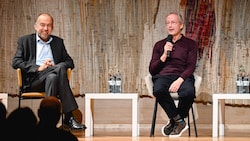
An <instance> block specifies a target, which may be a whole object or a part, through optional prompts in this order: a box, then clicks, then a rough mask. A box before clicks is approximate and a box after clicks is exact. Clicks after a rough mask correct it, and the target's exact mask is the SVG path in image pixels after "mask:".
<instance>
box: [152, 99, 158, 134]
mask: <svg viewBox="0 0 250 141" xmlns="http://www.w3.org/2000/svg"><path fill="white" fill-rule="evenodd" d="M157 107H158V102H157V100H156V99H155V106H154V113H153V119H152V124H151V131H150V137H152V136H154V133H155V121H156V114H157Z"/></svg>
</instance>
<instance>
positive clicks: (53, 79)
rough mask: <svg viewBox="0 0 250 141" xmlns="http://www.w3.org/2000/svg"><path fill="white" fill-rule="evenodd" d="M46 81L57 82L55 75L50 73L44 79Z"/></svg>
mask: <svg viewBox="0 0 250 141" xmlns="http://www.w3.org/2000/svg"><path fill="white" fill-rule="evenodd" d="M46 81H57V75H56V74H55V73H51V74H49V75H48V76H47V77H46Z"/></svg>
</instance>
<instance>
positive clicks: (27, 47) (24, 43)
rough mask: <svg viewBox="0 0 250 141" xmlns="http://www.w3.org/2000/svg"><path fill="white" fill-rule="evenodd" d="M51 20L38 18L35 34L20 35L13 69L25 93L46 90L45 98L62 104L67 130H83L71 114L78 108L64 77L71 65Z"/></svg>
mask: <svg viewBox="0 0 250 141" xmlns="http://www.w3.org/2000/svg"><path fill="white" fill-rule="evenodd" d="M53 22H54V20H53V18H52V16H51V15H50V14H48V13H43V14H40V15H39V16H38V17H37V20H36V23H35V24H34V28H35V31H36V33H34V34H29V35H25V36H22V37H20V38H19V39H18V46H17V50H16V53H15V56H14V58H13V60H12V67H13V68H14V69H17V68H20V69H21V70H22V76H23V84H24V87H23V88H24V91H45V93H46V96H55V97H58V98H59V99H60V101H61V102H62V111H63V113H64V115H65V118H64V119H65V120H64V124H65V125H66V126H67V127H69V128H70V129H73V130H74V129H85V128H86V127H85V125H82V124H81V123H79V122H78V121H77V120H76V119H75V117H74V116H73V114H72V112H73V111H74V110H77V109H78V105H77V103H76V100H75V98H74V96H73V93H72V90H71V88H70V85H69V81H68V78H67V72H66V70H67V68H71V69H73V68H74V62H73V60H72V58H71V57H70V55H69V54H68V53H67V50H66V48H65V46H64V42H63V39H62V38H60V37H57V36H54V35H51V33H52V31H53V28H54V27H53Z"/></svg>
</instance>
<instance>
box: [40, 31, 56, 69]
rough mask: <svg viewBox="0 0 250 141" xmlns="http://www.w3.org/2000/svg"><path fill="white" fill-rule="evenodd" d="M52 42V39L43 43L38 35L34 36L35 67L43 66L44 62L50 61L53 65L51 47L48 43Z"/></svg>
mask: <svg viewBox="0 0 250 141" xmlns="http://www.w3.org/2000/svg"><path fill="white" fill-rule="evenodd" d="M52 40H53V38H52V37H50V39H49V40H48V41H47V42H44V41H43V40H42V39H41V38H40V37H39V36H38V34H36V47H37V49H36V65H39V66H41V65H43V64H44V62H45V60H48V59H50V60H51V61H52V63H53V64H55V63H54V58H53V55H52V51H51V47H50V42H51V41H52Z"/></svg>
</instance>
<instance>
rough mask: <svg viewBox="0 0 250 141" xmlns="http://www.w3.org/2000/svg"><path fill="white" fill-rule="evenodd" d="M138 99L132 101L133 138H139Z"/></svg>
mask: <svg viewBox="0 0 250 141" xmlns="http://www.w3.org/2000/svg"><path fill="white" fill-rule="evenodd" d="M137 100H138V99H137V98H133V99H132V136H133V137H137V136H138V132H139V129H138V101H137Z"/></svg>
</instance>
